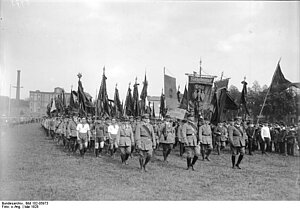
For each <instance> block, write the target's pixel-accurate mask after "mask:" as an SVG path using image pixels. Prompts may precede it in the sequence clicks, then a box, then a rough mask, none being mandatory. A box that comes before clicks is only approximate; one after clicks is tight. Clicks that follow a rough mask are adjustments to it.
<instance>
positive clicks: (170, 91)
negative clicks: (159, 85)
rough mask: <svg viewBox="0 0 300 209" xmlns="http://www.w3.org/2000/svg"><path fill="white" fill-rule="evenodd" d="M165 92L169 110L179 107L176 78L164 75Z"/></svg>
mask: <svg viewBox="0 0 300 209" xmlns="http://www.w3.org/2000/svg"><path fill="white" fill-rule="evenodd" d="M164 90H165V100H166V108H167V109H175V108H177V107H178V106H179V102H178V99H177V89H176V78H173V77H171V76H168V75H164Z"/></svg>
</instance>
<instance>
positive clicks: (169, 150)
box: [166, 149, 171, 158]
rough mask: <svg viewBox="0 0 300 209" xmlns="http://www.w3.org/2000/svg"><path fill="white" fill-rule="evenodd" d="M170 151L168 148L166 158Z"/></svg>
mask: <svg viewBox="0 0 300 209" xmlns="http://www.w3.org/2000/svg"><path fill="white" fill-rule="evenodd" d="M170 153H171V149H168V150H167V153H166V158H167V157H168V156H169V154H170Z"/></svg>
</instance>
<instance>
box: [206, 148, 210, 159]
mask: <svg viewBox="0 0 300 209" xmlns="http://www.w3.org/2000/svg"><path fill="white" fill-rule="evenodd" d="M210 153H211V149H209V150H207V152H206V157H205V159H206V160H208V161H210V160H209V158H208V157H209V155H210Z"/></svg>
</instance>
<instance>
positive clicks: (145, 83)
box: [140, 74, 148, 114]
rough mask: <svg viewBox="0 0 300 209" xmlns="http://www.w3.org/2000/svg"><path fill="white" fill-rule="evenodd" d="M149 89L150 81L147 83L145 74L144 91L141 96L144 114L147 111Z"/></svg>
mask: <svg viewBox="0 0 300 209" xmlns="http://www.w3.org/2000/svg"><path fill="white" fill-rule="evenodd" d="M147 88H148V81H147V78H146V74H145V79H144V82H143V89H142V92H141V96H140V98H141V111H142V114H144V113H145V110H146V98H147Z"/></svg>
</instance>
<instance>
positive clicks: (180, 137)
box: [177, 120, 186, 157]
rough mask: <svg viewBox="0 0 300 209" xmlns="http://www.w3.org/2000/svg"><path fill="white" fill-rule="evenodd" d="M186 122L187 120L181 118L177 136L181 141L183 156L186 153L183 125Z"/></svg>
mask: <svg viewBox="0 0 300 209" xmlns="http://www.w3.org/2000/svg"><path fill="white" fill-rule="evenodd" d="M184 123H186V120H180V123H179V126H178V129H177V137H178V142H179V155H180V156H181V157H182V155H183V153H184V142H183V134H182V127H183V125H184Z"/></svg>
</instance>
